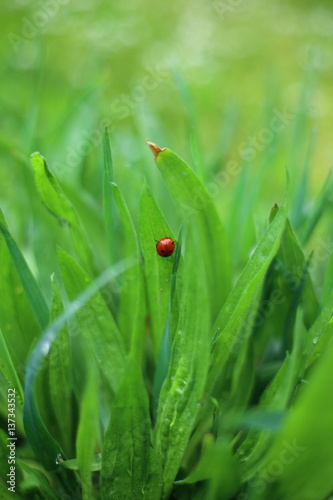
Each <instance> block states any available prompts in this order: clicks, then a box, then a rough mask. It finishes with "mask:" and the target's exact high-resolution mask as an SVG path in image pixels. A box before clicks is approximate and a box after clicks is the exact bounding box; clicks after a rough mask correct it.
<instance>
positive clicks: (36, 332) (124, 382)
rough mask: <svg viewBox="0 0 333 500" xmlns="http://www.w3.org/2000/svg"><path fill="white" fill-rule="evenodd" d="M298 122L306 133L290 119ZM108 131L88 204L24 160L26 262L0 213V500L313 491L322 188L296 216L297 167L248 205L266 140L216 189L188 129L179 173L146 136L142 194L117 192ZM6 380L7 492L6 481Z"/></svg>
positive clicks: (299, 195)
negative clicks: (12, 394) (187, 158)
mask: <svg viewBox="0 0 333 500" xmlns="http://www.w3.org/2000/svg"><path fill="white" fill-rule="evenodd" d="M178 84H179V85H181V93H183V94H185V95H186V92H187V91H186V87H185V85H184V82H182V81H181V80H179V82H178ZM189 120H190V117H189ZM300 127H301V128H300ZM294 128H295V130H294V134H295V137H296V136H297V137H300V136H302V134H304V133H305V132H304V131H303V132H302V130H303V124H302V122H301V121H300V120H298V119H297V120H296V121H295V124H294ZM280 139H281V138H280V136H278V134H276V135H274V138H273V139H272V141H273V144H274V145H276V147H278V145H279V141H280ZM103 141H104V144H102V143H101V144H100V149H101V151H102V150H103V158H104V159H103V161H102V162H100V164H102V169H101V170H100V171H99V170H98V164H99V159H98V156H97V157H96V168H95V171H94V176H95V179H94V180H93V181H92V182H93V184H94V185H98V184H99V188H98V192H99V193H100V197H99V198H96V199H95V200H93V199H92V198H91V197H88V196H86V194H88V191H87V193H86V194H85V193H84V192H82V193H77V192H75V189H73V187H71V186H70V185H68V184H66V183H65V182H63V181H59V180H57V176H56V174H55V173H52V172H51V170H50V168H49V167H48V165H47V163H46V160H45V158H43V156H41V155H40V154H39V153H34V154H33V155H32V156H31V167H32V168H30V167H28V166H26V167H25V168H27V172H26V175H27V177H28V179H29V182H28V183H27V187H26V191H27V192H29V196H31V197H32V198H31V199H33V204H34V207H35V208H34V210H35V213H36V218H35V220H34V224H35V226H36V229H35V231H36V232H37V233H38V235H39V241H41V242H43V245H44V246H43V252H44V257H43V258H41V260H40V262H39V261H38V260H36V261H33V259H31V256H30V255H29V251H28V249H27V248H25V249H24V252H23V251H22V250H20V247H19V245H17V243H16V241H15V240H16V237H15V228H13V231H12V228H11V227H8V225H7V223H6V221H5V218H4V216H3V215H2V216H1V221H0V231H1V237H0V255H1V268H0V273H1V280H0V287H1V304H0V327H1V330H0V346H1V349H0V369H1V375H0V376H1V390H0V412H1V423H2V430H1V435H0V437H1V440H0V463H1V468H0V470H1V481H2V483H0V488H1V490H0V491H1V495H2V497H1V498H8V499H9V498H27V499H30V498H33V499H42V498H46V499H48V498H54V499H61V498H77V499H79V498H82V499H87V500H88V499H92V498H95V499H102V500H104V499H105V500H106V499H118V498H125V499H140V498H142V499H151V500H158V499H160V498H161V499H168V498H170V499H179V500H187V499H198V500H199V499H203V500H206V499H208V500H214V499H216V500H222V499H225V500H228V499H233V498H234V499H238V500H240V499H249V500H252V499H253V500H257V499H258V500H259V499H260V500H265V499H267V500H279V499H281V500H282V499H288V498H293V499H294V498H295V499H298V498H299V499H300V500H301V499H306V500H324V499H325V498H327V496H328V495H329V494H330V493H331V492H332V491H333V479H332V475H331V469H332V466H333V445H332V443H333V398H332V396H331V381H332V368H331V367H332V363H333V350H332V342H331V337H332V320H331V316H332V312H333V288H332V285H333V283H332V279H331V278H329V276H330V274H327V273H330V271H331V269H332V259H333V257H332V255H333V253H332V245H330V241H331V238H332V231H331V227H330V226H328V225H327V224H326V216H327V214H328V213H329V212H328V211H329V210H331V200H330V196H329V195H330V190H331V187H332V186H331V179H330V178H328V179H327V181H326V182H325V184H324V186H323V188H322V191H321V192H320V193H319V194H318V196H317V199H316V200H315V201H314V202H313V210H312V212H311V214H310V215H308V213H307V207H306V205H307V203H308V199H309V195H308V184H309V167H308V161H309V159H308V160H307V161H306V162H305V165H304V170H303V171H302V172H299V171H294V170H292V171H291V172H290V174H289V173H288V172H285V173H284V177H285V180H284V193H282V192H280V190H279V189H276V190H275V191H274V196H273V197H272V199H271V203H270V207H269V208H268V207H265V208H264V209H263V207H264V206H265V204H264V203H262V202H261V201H260V199H261V192H262V185H263V183H264V182H267V181H265V179H266V176H267V172H268V169H269V167H270V165H271V162H273V161H274V158H273V157H272V153H271V151H270V150H269V149H265V150H264V151H263V152H262V153H261V155H259V157H257V158H256V161H257V168H256V169H254V168H253V163H252V162H251V161H248V160H244V162H243V163H241V165H240V166H239V165H238V166H236V167H237V168H234V170H229V171H228V170H227V167H226V168H225V169H224V170H223V171H224V172H225V174H226V175H227V174H228V175H229V182H228V183H226V184H225V183H224V184H222V185H219V184H218V182H217V181H218V179H221V177H215V181H214V182H213V183H212V181H211V177H210V176H209V175H208V172H207V171H205V169H204V168H203V167H204V163H203V161H202V159H201V156H199V153H198V148H197V138H195V136H194V138H193V141H194V142H193V148H192V155H193V162H194V163H193V164H194V170H193V169H192V168H191V167H190V166H188V165H187V164H186V163H185V162H184V161H183V160H181V159H180V158H179V157H178V155H176V154H175V153H174V152H172V151H171V150H169V149H168V148H164V147H163V148H159V147H158V146H156V145H153V144H152V143H148V145H149V146H150V148H151V149H152V152H153V153H154V155H151V156H148V157H147V158H148V159H147V162H148V163H149V165H143V164H142V167H141V168H142V172H141V174H142V175H143V176H144V175H145V172H144V171H145V170H146V169H149V179H150V182H149V186H148V185H146V184H145V185H143V186H142V185H141V184H140V183H138V182H137V183H136V185H134V186H133V185H132V184H130V187H128V188H127V187H126V186H127V185H126V182H124V178H123V176H122V175H119V173H118V176H119V186H120V187H119V186H118V185H117V184H116V183H115V182H114V180H117V176H116V175H115V172H114V165H113V161H112V158H111V150H110V143H109V135H108V132H107V130H105V133H104V140H103ZM111 141H112V137H111ZM163 146H164V145H163ZM146 147H147V146H146ZM312 147H313V145H311V148H312ZM221 148H222V149H223V146H221V144H217V145H216V151H217V153H216V154H221V150H222V149H221ZM147 151H149V150H148V147H147ZM46 156H47V155H46ZM154 162H155V165H154ZM214 168H215V167H213V166H212V169H213V171H214ZM217 174H218V172H215V175H217ZM124 175H125V174H124ZM159 176H161V178H159ZM290 177H291V180H290ZM33 178H34V182H32V180H33ZM225 178H226V177H225ZM225 178H224V180H225ZM298 178H301V179H302V182H295V179H296V180H297V179H298ZM154 185H155V186H158V189H157V191H156V190H155V189H154V188H153V186H154ZM224 195H226V197H227V201H226V202H224V203H223V205H221V203H220V201H221V197H223V196H224ZM38 197H39V200H40V201H41V202H42V204H43V205H44V207H43V206H42V205H41V204H40V205H38V206H37V203H36V199H37V198H38ZM135 203H136V210H134V209H133V206H135ZM222 206H223V210H222ZM254 211H256V214H257V218H256V219H255V218H254ZM164 236H170V237H172V238H175V239H176V242H177V243H176V250H175V252H174V254H173V255H172V256H171V257H168V258H161V257H160V256H159V255H158V254H157V252H156V249H155V244H156V240H159V239H160V238H162V237H164ZM34 244H35V245H36V241H35V242H34ZM56 246H58V248H57V250H56ZM39 252H40V249H39ZM40 255H42V254H40ZM32 264H33V269H32ZM325 273H326V274H325ZM324 277H325V278H324ZM8 388H15V391H16V409H15V420H16V430H15V433H16V437H17V438H18V440H17V441H16V494H13V493H11V492H8V490H7V484H6V481H7V476H6V474H7V473H8V471H9V464H8V461H7V458H8V448H7V443H8V441H7V437H8V435H7V416H8V412H7V394H8V393H7V389H8ZM68 495H69V496H68Z"/></svg>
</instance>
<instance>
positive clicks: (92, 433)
mask: <svg viewBox="0 0 333 500" xmlns="http://www.w3.org/2000/svg"><path fill="white" fill-rule="evenodd" d="M89 366H90V370H89V376H88V382H87V385H86V388H85V392H84V394H83V399H82V403H81V411H80V422H79V428H78V431H77V438H76V454H77V464H78V468H79V474H80V478H81V482H82V499H83V500H90V499H91V498H94V495H93V487H92V483H91V474H92V463H93V461H94V456H95V448H96V442H97V438H98V434H99V425H98V424H99V403H98V397H97V394H98V378H97V376H96V373H95V369H94V368H93V367H94V365H93V364H92V363H90V364H89Z"/></svg>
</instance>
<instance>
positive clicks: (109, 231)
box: [103, 128, 116, 262]
mask: <svg viewBox="0 0 333 500" xmlns="http://www.w3.org/2000/svg"><path fill="white" fill-rule="evenodd" d="M103 152H104V170H103V208H104V225H105V236H106V241H107V245H108V249H109V255H110V259H111V262H114V261H115V257H116V256H115V244H114V242H115V233H114V229H115V228H114V203H113V192H112V185H111V184H112V182H113V163H112V155H111V148H110V139H109V133H108V129H107V128H105V131H104V137H103Z"/></svg>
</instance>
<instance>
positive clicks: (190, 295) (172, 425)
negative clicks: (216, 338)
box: [153, 231, 209, 498]
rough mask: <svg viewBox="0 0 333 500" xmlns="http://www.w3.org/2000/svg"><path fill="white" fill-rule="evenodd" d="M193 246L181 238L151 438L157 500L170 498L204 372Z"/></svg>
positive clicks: (203, 319) (203, 317) (203, 312)
mask: <svg viewBox="0 0 333 500" xmlns="http://www.w3.org/2000/svg"><path fill="white" fill-rule="evenodd" d="M193 232H194V231H193ZM197 243H198V240H197V239H196V235H195V236H192V235H191V234H190V233H189V232H187V251H186V255H185V263H184V276H186V280H185V281H184V285H183V286H184V288H183V293H182V300H181V305H180V313H179V323H178V326H177V331H176V334H175V338H174V341H173V344H172V353H171V359H170V364H169V370H168V375H167V378H166V379H165V381H164V384H163V386H162V389H161V392H160V397H159V405H158V413H157V421H156V427H155V429H154V436H153V442H154V448H155V449H156V452H157V458H158V460H159V462H160V464H161V467H162V471H163V477H162V482H163V494H162V498H168V496H169V494H170V491H171V488H172V483H173V481H174V479H175V477H176V474H177V472H178V469H179V466H180V463H181V460H182V458H183V455H184V452H185V447H186V445H187V443H188V441H189V438H190V435H191V433H192V431H193V426H194V423H195V420H196V416H197V413H198V410H199V403H200V400H201V398H202V395H203V390H204V385H205V380H206V375H207V369H208V359H209V296H208V293H207V284H206V276H205V270H204V267H203V261H202V260H201V259H200V260H198V259H197V253H196V244H197ZM193 269H195V272H193Z"/></svg>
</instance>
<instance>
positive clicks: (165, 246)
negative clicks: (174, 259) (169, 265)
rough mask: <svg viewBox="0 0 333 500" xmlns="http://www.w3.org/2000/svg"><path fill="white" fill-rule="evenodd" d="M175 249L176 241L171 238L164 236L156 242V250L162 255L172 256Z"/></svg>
mask: <svg viewBox="0 0 333 500" xmlns="http://www.w3.org/2000/svg"><path fill="white" fill-rule="evenodd" d="M174 249H175V242H174V241H173V240H172V239H171V238H162V239H161V240H160V241H158V242H157V243H156V251H157V253H158V255H160V256H161V257H170V255H172V254H173V251H174Z"/></svg>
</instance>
